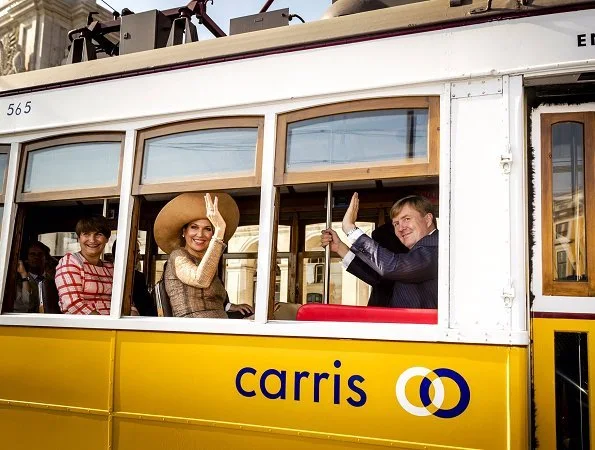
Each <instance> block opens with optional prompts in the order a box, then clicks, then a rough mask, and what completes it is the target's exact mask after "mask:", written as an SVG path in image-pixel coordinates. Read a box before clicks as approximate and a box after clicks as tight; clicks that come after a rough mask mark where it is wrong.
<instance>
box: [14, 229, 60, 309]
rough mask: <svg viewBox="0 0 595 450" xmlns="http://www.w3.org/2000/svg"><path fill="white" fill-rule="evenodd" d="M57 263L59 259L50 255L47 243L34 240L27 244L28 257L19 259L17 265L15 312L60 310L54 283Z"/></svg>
mask: <svg viewBox="0 0 595 450" xmlns="http://www.w3.org/2000/svg"><path fill="white" fill-rule="evenodd" d="M56 265H57V261H56V260H55V259H54V258H52V256H51V255H50V249H49V247H48V246H47V245H45V244H43V243H42V242H39V241H33V242H31V243H30V244H29V245H28V246H27V251H26V258H25V259H24V260H19V262H18V266H17V272H18V275H17V277H16V290H15V292H16V296H15V301H14V312H20V313H33V312H40V310H43V309H48V310H49V311H48V312H59V308H58V292H57V291H56V289H55V284H54V275H55V273H56ZM40 300H41V302H40ZM43 301H45V303H46V307H45V308H43V306H42V305H43V303H42V302H43Z"/></svg>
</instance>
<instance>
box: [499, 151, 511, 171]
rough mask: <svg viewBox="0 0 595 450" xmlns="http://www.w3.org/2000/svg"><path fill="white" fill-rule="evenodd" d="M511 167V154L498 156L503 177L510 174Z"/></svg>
mask: <svg viewBox="0 0 595 450" xmlns="http://www.w3.org/2000/svg"><path fill="white" fill-rule="evenodd" d="M511 166H512V153H510V152H508V153H503V154H501V155H500V167H501V168H502V173H503V174H505V175H508V174H510V168H511Z"/></svg>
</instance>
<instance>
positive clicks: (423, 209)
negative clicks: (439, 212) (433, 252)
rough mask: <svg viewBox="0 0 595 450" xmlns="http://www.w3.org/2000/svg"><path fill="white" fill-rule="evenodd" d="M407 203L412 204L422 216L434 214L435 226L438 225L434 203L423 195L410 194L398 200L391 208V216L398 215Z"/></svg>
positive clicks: (392, 217)
mask: <svg viewBox="0 0 595 450" xmlns="http://www.w3.org/2000/svg"><path fill="white" fill-rule="evenodd" d="M405 205H409V206H411V207H412V208H413V209H415V210H416V211H417V212H418V213H420V214H421V215H422V216H425V215H426V214H432V224H434V227H437V226H438V225H437V223H436V214H434V205H432V204H431V203H430V201H429V200H428V199H427V198H425V197H422V196H421V195H409V196H407V197H403V198H402V199H401V200H399V201H397V202H396V203H395V204H394V205H393V207H392V208H391V209H390V218H391V219H394V218H395V216H398V215H399V213H400V212H401V210H402V209H403V208H404V207H405Z"/></svg>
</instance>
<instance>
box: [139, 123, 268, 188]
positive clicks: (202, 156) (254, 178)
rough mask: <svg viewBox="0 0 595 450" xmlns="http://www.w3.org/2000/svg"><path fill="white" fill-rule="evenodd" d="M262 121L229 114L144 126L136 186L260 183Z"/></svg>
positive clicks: (207, 185)
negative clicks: (228, 182)
mask: <svg viewBox="0 0 595 450" xmlns="http://www.w3.org/2000/svg"><path fill="white" fill-rule="evenodd" d="M263 123H264V122H263V119H262V118H261V117H231V118H222V119H205V120H199V121H192V122H184V123H176V124H171V125H165V126H159V127H154V128H150V129H147V130H142V131H141V132H140V133H139V139H138V142H139V144H138V145H139V148H140V149H141V150H142V151H139V152H138V153H137V161H136V165H137V168H136V172H135V181H134V185H135V192H136V193H138V194H151V193H159V192H164V191H165V190H168V191H170V192H172V191H178V192H180V191H199V190H202V191H204V190H205V189H212V188H214V187H218V186H221V184H222V181H223V180H230V181H231V180H233V181H232V185H233V186H234V187H236V188H241V187H250V186H255V185H257V184H258V183H259V177H260V165H261V163H260V161H261V152H262V150H261V147H262V130H263ZM230 163H231V164H230Z"/></svg>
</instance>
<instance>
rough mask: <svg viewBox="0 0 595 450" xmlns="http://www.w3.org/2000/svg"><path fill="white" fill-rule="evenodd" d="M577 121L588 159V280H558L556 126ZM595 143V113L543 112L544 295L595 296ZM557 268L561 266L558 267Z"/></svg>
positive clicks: (586, 192) (586, 219)
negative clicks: (594, 170)
mask: <svg viewBox="0 0 595 450" xmlns="http://www.w3.org/2000/svg"><path fill="white" fill-rule="evenodd" d="M565 122H575V123H581V124H583V126H584V142H583V148H584V152H585V154H584V161H585V163H584V164H585V171H584V173H585V223H586V224H587V226H586V227H585V232H586V240H587V247H586V252H587V281H558V280H554V269H555V267H554V232H553V225H554V224H553V219H554V217H553V182H552V177H551V173H552V148H551V143H552V126H553V125H555V124H557V123H565ZM594 144H595V112H578V113H555V114H542V115H541V190H542V198H541V236H542V239H541V242H542V275H543V294H544V295H563V296H572V297H587V296H593V295H595V228H594V227H593V225H594V224H595V176H594V175H591V176H589V171H588V170H586V168H588V167H591V168H592V167H594V164H595V155H593V152H592V151H590V150H592V149H593V148H594V147H593V145H594ZM556 270H557V269H556Z"/></svg>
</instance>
